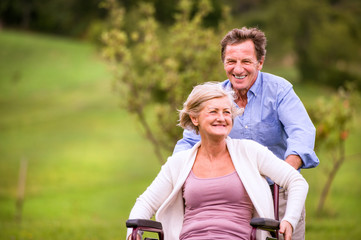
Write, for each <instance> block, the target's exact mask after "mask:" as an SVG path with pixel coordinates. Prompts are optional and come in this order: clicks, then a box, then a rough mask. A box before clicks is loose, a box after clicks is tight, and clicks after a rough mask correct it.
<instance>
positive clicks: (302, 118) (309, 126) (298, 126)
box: [278, 88, 319, 168]
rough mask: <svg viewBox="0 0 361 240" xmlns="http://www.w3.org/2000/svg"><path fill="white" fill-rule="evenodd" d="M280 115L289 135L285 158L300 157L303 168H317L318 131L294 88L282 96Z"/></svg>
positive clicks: (279, 107) (279, 108)
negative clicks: (315, 147)
mask: <svg viewBox="0 0 361 240" xmlns="http://www.w3.org/2000/svg"><path fill="white" fill-rule="evenodd" d="M278 114H279V119H280V121H281V122H282V124H283V125H284V129H285V132H286V134H287V149H286V152H285V154H284V158H287V156H289V155H292V154H293V155H299V156H300V157H301V159H302V162H303V165H302V166H301V168H313V167H316V166H317V165H318V164H319V159H318V157H317V155H316V153H315V152H314V146H315V137H316V129H315V126H314V125H313V123H312V121H311V119H310V117H309V116H308V113H307V111H306V108H305V107H304V105H303V104H302V102H301V100H300V99H299V97H298V96H297V95H296V93H295V92H294V90H293V88H290V89H289V90H288V91H286V92H285V94H284V95H283V96H280V101H279V106H278Z"/></svg>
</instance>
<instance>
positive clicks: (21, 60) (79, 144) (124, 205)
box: [0, 30, 361, 240]
mask: <svg viewBox="0 0 361 240" xmlns="http://www.w3.org/2000/svg"><path fill="white" fill-rule="evenodd" d="M0 62H1V64H0V79H1V81H0V89H1V94H0V116H1V117H0V139H1V144H0V155H1V157H0V239H4V240H8V239H22V240H34V239H51V240H68V239H77V240H89V239H93V240H106V239H124V238H125V232H126V229H125V221H126V219H127V218H128V216H129V212H130V209H131V207H132V205H133V204H134V201H135V199H136V198H137V196H139V194H141V193H142V192H143V191H144V189H146V187H147V186H148V185H149V184H150V183H151V181H152V179H153V178H154V177H155V176H156V174H157V172H158V171H159V168H160V165H159V164H158V162H157V159H156V158H155V157H154V155H153V154H152V148H151V145H150V144H148V141H147V140H145V139H144V138H142V137H141V136H139V133H138V131H137V130H138V129H137V126H138V124H137V122H136V121H134V118H132V117H131V116H129V114H127V112H126V111H125V110H120V109H119V108H118V107H117V106H116V104H114V103H115V102H116V100H117V96H114V94H113V93H112V92H111V89H110V84H111V81H110V78H111V76H110V74H109V72H107V71H106V66H104V64H103V63H102V62H101V61H99V59H98V58H97V57H96V54H95V49H94V47H93V46H91V45H88V44H84V43H80V42H77V41H70V40H67V39H62V38H56V37H49V36H46V35H37V34H29V33H20V32H9V31H4V30H3V31H2V32H1V34H0ZM16 72H19V73H21V74H16ZM270 72H274V69H270ZM279 74H280V75H282V76H283V75H285V73H283V72H281V70H280V71H279ZM14 76H18V77H14ZM14 79H18V80H14ZM296 88H297V89H296V92H297V93H299V94H300V95H301V99H302V101H303V102H307V103H310V104H311V103H312V104H313V103H314V102H315V99H316V96H320V95H322V96H327V95H328V94H329V93H328V92H325V88H320V87H318V86H317V85H313V84H310V85H308V86H305V85H304V84H301V83H299V84H298V85H297V86H296ZM310 92H311V93H312V94H310ZM359 102H360V101H359ZM308 105H309V104H308ZM356 110H357V115H356V118H355V121H356V123H360V122H361V115H360V108H357V109H356ZM354 127H355V128H353V130H352V131H350V135H349V138H348V140H347V141H346V150H347V151H348V153H349V154H352V155H353V157H352V158H347V161H345V163H344V165H343V166H342V168H341V169H340V171H339V173H338V175H337V178H336V179H335V181H334V184H333V186H332V191H331V192H330V197H329V199H328V202H326V204H327V207H328V209H331V210H330V214H328V215H327V216H326V217H324V218H316V216H315V205H317V202H318V201H317V200H318V198H319V193H320V192H321V191H322V184H321V183H322V182H323V181H324V180H325V179H324V177H325V176H324V175H323V174H321V173H322V171H321V170H322V168H323V166H324V165H325V164H326V162H327V161H329V158H328V155H320V154H321V153H319V152H318V154H319V157H320V159H321V165H320V166H319V167H317V168H316V169H312V170H302V174H303V175H304V176H305V177H306V179H307V181H308V183H309V184H310V189H309V194H308V197H307V203H306V204H307V205H306V209H307V217H306V224H307V226H306V227H307V231H306V239H307V240H323V239H359V236H360V235H361V228H360V227H359V222H360V221H361V214H360V213H361V206H360V199H361V191H360V190H361V178H360V177H359V169H360V168H361V161H359V160H360V155H357V153H359V152H360V144H359V139H360V137H361V128H360V124H355V125H354ZM23 156H25V157H26V158H27V159H28V162H29V168H28V175H27V182H26V183H27V186H26V193H25V204H24V209H23V210H24V212H23V219H22V222H21V224H18V223H16V222H15V220H14V217H15V201H16V187H17V179H18V170H19V161H20V159H21V158H22V157H23Z"/></svg>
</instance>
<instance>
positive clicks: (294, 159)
mask: <svg viewBox="0 0 361 240" xmlns="http://www.w3.org/2000/svg"><path fill="white" fill-rule="evenodd" d="M285 161H286V163H288V164H289V165H291V166H292V167H293V168H295V169H296V170H298V169H299V168H301V166H302V165H303V162H302V159H301V158H300V156H298V155H288V157H287V158H286V160H285Z"/></svg>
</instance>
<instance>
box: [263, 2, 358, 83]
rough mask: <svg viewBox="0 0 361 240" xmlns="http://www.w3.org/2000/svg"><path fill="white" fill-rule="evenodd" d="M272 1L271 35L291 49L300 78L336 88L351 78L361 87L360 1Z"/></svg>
mask: <svg viewBox="0 0 361 240" xmlns="http://www.w3.org/2000/svg"><path fill="white" fill-rule="evenodd" d="M271 2H272V3H271V4H270V5H269V7H270V10H269V11H270V13H269V16H268V19H269V23H268V26H267V27H268V29H269V30H270V31H272V32H271V33H270V36H272V39H273V41H275V42H277V43H278V45H281V47H283V48H284V47H285V46H286V47H287V49H286V50H285V52H286V53H287V54H289V53H290V51H293V52H294V54H295V56H296V65H297V68H298V70H299V72H300V74H301V79H302V80H303V81H309V82H317V83H320V84H325V85H329V86H333V87H335V88H337V87H339V86H343V85H344V84H345V83H346V81H350V80H353V81H355V82H356V83H357V86H356V87H358V88H361V71H360V68H359V66H360V64H361V45H360V42H361V29H360V27H359V26H360V24H361V2H360V1H355V0H336V1H335V0H319V1H313V0H294V1H292V2H285V1H281V0H275V1H271ZM273 45H274V46H276V44H273Z"/></svg>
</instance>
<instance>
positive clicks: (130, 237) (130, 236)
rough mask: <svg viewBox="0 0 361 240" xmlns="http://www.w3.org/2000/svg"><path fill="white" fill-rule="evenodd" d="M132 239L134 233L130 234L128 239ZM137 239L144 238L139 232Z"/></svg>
mask: <svg viewBox="0 0 361 240" xmlns="http://www.w3.org/2000/svg"><path fill="white" fill-rule="evenodd" d="M131 239H132V234H130V235H129V236H128V240H131ZM137 240H142V237H141V236H140V235H139V234H138V235H137Z"/></svg>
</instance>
